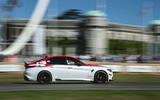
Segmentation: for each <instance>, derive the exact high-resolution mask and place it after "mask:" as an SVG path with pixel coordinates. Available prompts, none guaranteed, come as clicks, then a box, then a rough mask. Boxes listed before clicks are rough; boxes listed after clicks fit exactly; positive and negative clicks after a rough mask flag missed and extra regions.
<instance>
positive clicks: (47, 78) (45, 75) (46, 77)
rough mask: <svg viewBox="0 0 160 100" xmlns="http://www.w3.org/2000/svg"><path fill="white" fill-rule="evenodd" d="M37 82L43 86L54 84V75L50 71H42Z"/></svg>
mask: <svg viewBox="0 0 160 100" xmlns="http://www.w3.org/2000/svg"><path fill="white" fill-rule="evenodd" d="M37 81H38V83H41V84H49V83H51V82H52V75H51V74H50V72H48V71H42V72H40V73H39V74H38V77H37Z"/></svg>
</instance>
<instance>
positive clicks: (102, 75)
mask: <svg viewBox="0 0 160 100" xmlns="http://www.w3.org/2000/svg"><path fill="white" fill-rule="evenodd" d="M106 81H108V75H107V73H106V72H104V71H98V72H96V73H95V76H94V83H105V82H106Z"/></svg>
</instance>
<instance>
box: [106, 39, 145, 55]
mask: <svg viewBox="0 0 160 100" xmlns="http://www.w3.org/2000/svg"><path fill="white" fill-rule="evenodd" d="M146 48H147V43H144V42H138V41H129V40H112V39H111V40H110V41H109V53H110V54H145V53H146Z"/></svg>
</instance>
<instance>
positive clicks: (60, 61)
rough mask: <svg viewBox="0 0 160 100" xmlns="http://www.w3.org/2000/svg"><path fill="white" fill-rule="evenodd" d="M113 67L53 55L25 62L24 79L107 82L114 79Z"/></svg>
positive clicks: (43, 81) (49, 81)
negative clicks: (108, 67)
mask: <svg viewBox="0 0 160 100" xmlns="http://www.w3.org/2000/svg"><path fill="white" fill-rule="evenodd" d="M112 77H113V72H112V70H111V69H107V68H105V67H101V66H98V65H93V64H85V63H83V62H81V61H79V60H78V59H76V58H73V57H69V56H51V57H45V58H43V59H41V60H38V61H35V62H31V63H25V71H24V80H26V81H37V82H39V83H51V82H55V81H61V80H62V81H65V80H67V81H68V80H71V81H79V80H81V81H91V82H95V83H105V82H109V81H110V80H112Z"/></svg>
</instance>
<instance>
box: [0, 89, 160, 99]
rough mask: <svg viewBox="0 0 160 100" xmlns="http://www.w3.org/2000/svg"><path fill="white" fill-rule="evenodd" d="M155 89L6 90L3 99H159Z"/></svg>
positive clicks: (1, 96) (0, 93) (0, 94)
mask: <svg viewBox="0 0 160 100" xmlns="http://www.w3.org/2000/svg"><path fill="white" fill-rule="evenodd" d="M159 94H160V91H154V90H147V91H144V90H138V91H136V90H123V91H122V90H61V91H58V90H56V91H9V92H7V91H5V92H0V98H1V100H151V99H152V100H153V99H154V100H159V98H160V95H159Z"/></svg>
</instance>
